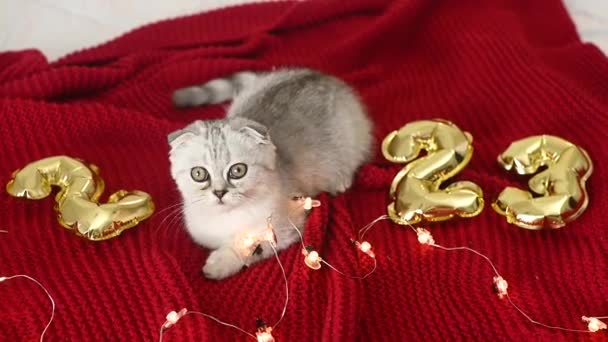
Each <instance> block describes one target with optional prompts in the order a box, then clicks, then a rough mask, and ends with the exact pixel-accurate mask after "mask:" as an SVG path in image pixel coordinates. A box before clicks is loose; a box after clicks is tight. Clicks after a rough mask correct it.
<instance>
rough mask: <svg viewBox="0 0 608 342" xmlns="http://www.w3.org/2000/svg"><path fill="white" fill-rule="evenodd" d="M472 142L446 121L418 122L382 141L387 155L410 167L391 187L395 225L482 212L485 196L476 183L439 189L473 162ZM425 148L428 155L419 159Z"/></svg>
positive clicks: (457, 183)
mask: <svg viewBox="0 0 608 342" xmlns="http://www.w3.org/2000/svg"><path fill="white" fill-rule="evenodd" d="M472 140H473V139H472V137H471V135H470V134H469V133H467V132H463V131H461V130H460V129H459V128H458V127H456V125H454V124H453V123H451V122H448V121H444V120H424V121H415V122H412V123H409V124H407V125H405V126H403V127H402V128H401V129H399V130H398V131H394V132H392V133H390V134H389V135H388V136H387V137H386V138H384V141H383V142H382V153H383V154H384V157H385V158H386V159H388V160H390V161H392V162H395V163H404V164H405V163H407V165H406V166H405V168H403V169H402V170H401V171H400V172H399V173H398V174H397V176H395V179H394V180H393V182H392V184H391V189H390V196H391V199H392V200H393V202H392V203H391V204H390V205H389V206H388V214H389V216H390V217H391V219H392V220H393V221H394V222H396V223H398V224H405V223H409V224H415V223H418V222H420V221H423V220H426V221H441V220H448V219H450V218H452V217H454V216H460V217H472V216H476V215H478V214H479V213H480V212H481V211H482V210H483V206H484V201H483V192H482V190H481V188H480V187H479V186H478V185H477V184H475V183H472V182H469V181H460V182H455V183H452V184H450V185H448V186H447V187H446V188H445V189H440V186H441V184H442V183H443V182H445V181H446V180H447V179H449V178H451V177H453V176H454V175H456V174H457V173H458V172H460V171H461V170H462V169H463V168H464V167H465V166H466V165H467V164H468V163H469V160H471V156H472V155H473V146H471V143H472ZM422 150H425V151H426V152H427V153H426V155H424V156H421V155H420V152H421V151H422Z"/></svg>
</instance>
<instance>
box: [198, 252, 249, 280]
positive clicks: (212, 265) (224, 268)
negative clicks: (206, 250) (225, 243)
mask: <svg viewBox="0 0 608 342" xmlns="http://www.w3.org/2000/svg"><path fill="white" fill-rule="evenodd" d="M243 266H244V265H243V262H242V261H241V259H240V258H239V257H238V255H237V254H236V252H235V251H234V250H232V249H231V248H220V249H217V250H215V251H213V252H211V254H209V257H208V258H207V261H206V262H205V266H203V273H204V274H205V277H206V278H208V279H216V280H220V279H224V278H227V277H230V276H231V275H234V274H236V273H238V272H239V271H240V270H241V269H242V268H243Z"/></svg>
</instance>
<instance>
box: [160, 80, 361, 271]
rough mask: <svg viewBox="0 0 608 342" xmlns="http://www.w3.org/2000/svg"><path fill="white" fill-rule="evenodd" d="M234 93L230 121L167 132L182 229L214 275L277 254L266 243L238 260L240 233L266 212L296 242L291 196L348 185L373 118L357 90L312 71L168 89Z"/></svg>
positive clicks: (201, 96)
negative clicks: (204, 175)
mask: <svg viewBox="0 0 608 342" xmlns="http://www.w3.org/2000/svg"><path fill="white" fill-rule="evenodd" d="M231 98H232V99H233V101H232V104H231V105H230V107H229V108H228V111H227V116H226V119H223V120H213V121H195V122H194V123H192V124H190V125H189V126H187V127H185V128H184V129H182V130H179V131H177V132H174V133H172V134H171V135H170V136H169V140H170V145H171V151H170V160H171V173H172V176H173V178H174V179H175V181H176V183H177V185H178V189H179V190H180V192H181V194H182V197H183V200H184V216H185V221H186V228H187V230H188V232H189V233H190V235H191V236H192V237H193V239H194V240H195V241H196V242H197V243H199V244H201V245H203V246H205V247H208V248H211V249H213V252H212V253H211V254H210V256H209V258H208V259H207V261H206V264H205V266H204V267H203V272H204V274H205V276H207V277H208V278H213V279H222V278H225V277H227V276H230V275H233V274H235V273H237V272H238V271H239V270H240V269H241V268H242V267H243V266H244V264H245V263H247V264H249V263H251V262H255V261H258V260H261V259H264V258H267V257H269V256H272V255H273V252H272V250H271V249H270V248H269V247H268V246H265V247H266V248H264V246H262V250H263V252H262V253H261V254H260V255H257V256H254V257H252V259H251V258H250V259H249V260H243V258H242V257H239V254H238V250H236V249H235V247H234V245H235V239H236V238H237V237H238V236H239V234H243V233H244V232H245V231H247V230H249V231H254V232H256V233H261V232H262V231H263V229H265V228H266V218H267V217H268V216H269V215H271V214H272V218H273V224H274V228H275V234H276V236H277V240H278V248H277V249H279V250H280V249H284V248H286V247H288V246H289V245H291V244H292V243H294V242H296V241H297V240H298V235H297V234H296V232H295V231H294V229H293V228H292V227H291V225H290V224H289V223H288V220H287V214H288V212H290V211H289V210H290V208H292V207H294V206H295V205H296V203H294V201H293V200H292V198H293V197H299V196H310V197H313V196H315V195H317V194H319V193H320V192H329V193H331V194H334V195H335V194H338V193H340V192H344V191H346V190H347V189H348V188H349V187H350V186H351V184H352V181H353V178H354V176H355V173H356V171H357V169H358V168H359V167H360V166H361V165H362V164H363V163H365V162H366V161H367V160H368V159H369V158H370V156H371V148H372V134H371V131H372V125H371V123H370V120H369V119H368V117H367V115H366V113H365V110H364V107H363V105H362V104H361V102H360V100H359V99H358V97H357V96H356V94H355V93H354V91H353V90H352V89H351V88H350V87H349V86H348V85H346V84H345V83H344V82H342V81H340V80H338V79H336V78H334V77H331V76H328V75H325V74H322V73H319V72H316V71H313V70H309V69H285V70H278V71H272V72H268V73H259V74H255V73H251V72H241V73H237V74H234V75H232V76H230V77H228V78H225V79H216V80H212V81H210V82H208V83H205V84H203V85H201V86H195V87H188V88H183V89H180V90H177V91H176V92H175V93H174V96H173V100H174V103H175V104H176V105H177V106H180V107H187V106H198V105H206V104H216V103H221V102H224V101H227V100H229V99H231ZM238 163H243V164H245V165H247V168H248V170H247V174H246V175H245V176H244V177H243V178H241V179H231V178H230V176H229V174H230V171H229V170H230V167H232V166H234V165H236V164H238ZM194 167H203V168H205V170H207V172H208V175H209V180H208V182H207V183H208V184H202V183H201V182H196V181H194V180H193V178H192V175H191V173H192V168H194ZM214 191H215V193H214ZM222 192H226V193H225V194H223V195H222ZM218 193H219V194H220V195H221V197H220V196H218V195H217V194H218ZM292 209H293V208H292ZM291 212H293V211H291ZM296 212H298V213H299V214H297V213H296V214H295V215H294V216H292V217H291V218H292V220H293V221H295V223H296V224H297V225H298V226H299V227H300V228H302V227H303V226H304V222H305V217H304V214H303V212H301V209H300V210H299V211H298V210H296ZM292 215H293V214H292Z"/></svg>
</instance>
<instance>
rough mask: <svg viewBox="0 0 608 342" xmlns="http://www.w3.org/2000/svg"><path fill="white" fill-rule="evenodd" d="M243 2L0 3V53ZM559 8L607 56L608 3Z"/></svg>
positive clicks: (51, 53)
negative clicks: (565, 12)
mask: <svg viewBox="0 0 608 342" xmlns="http://www.w3.org/2000/svg"><path fill="white" fill-rule="evenodd" d="M262 1H263V0H262ZM267 1H268V0H267ZM530 1H534V0H530ZM247 2H254V1H252V0H0V51H7V50H21V49H26V48H37V49H40V50H42V51H43V52H44V54H45V55H46V56H47V57H48V58H49V59H50V60H55V59H57V58H59V57H61V56H63V55H65V54H67V53H70V52H73V51H76V50H79V49H82V48H86V47H90V46H94V45H98V44H101V43H103V42H105V41H107V40H109V39H112V38H114V37H116V36H118V35H120V34H122V33H124V32H127V31H129V30H131V29H134V28H136V27H138V26H141V25H142V24H146V23H150V22H154V21H158V20H161V19H167V18H172V17H177V16H182V15H187V14H193V13H198V12H201V11H205V10H210V9H214V8H219V7H223V6H230V5H234V4H240V3H247ZM564 2H565V4H566V6H567V8H568V10H569V12H570V13H571V15H572V18H573V19H574V21H575V23H576V26H577V29H578V31H579V33H580V34H581V36H582V37H583V40H585V41H589V42H593V43H594V44H596V45H597V46H598V47H600V48H601V49H602V50H603V51H604V53H607V52H608V0H564Z"/></svg>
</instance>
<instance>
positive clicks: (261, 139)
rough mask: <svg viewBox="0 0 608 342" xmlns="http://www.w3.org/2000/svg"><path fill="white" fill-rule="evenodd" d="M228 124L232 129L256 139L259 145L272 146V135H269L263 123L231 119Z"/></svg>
mask: <svg viewBox="0 0 608 342" xmlns="http://www.w3.org/2000/svg"><path fill="white" fill-rule="evenodd" d="M228 123H229V125H230V127H231V128H232V129H234V130H235V131H239V132H241V133H245V134H247V135H249V136H250V137H252V138H254V139H255V141H256V142H257V143H258V144H263V145H268V144H271V145H272V141H271V140H270V135H269V134H268V128H266V126H264V125H262V124H261V123H259V122H256V121H253V120H249V119H245V118H231V119H230V120H229V121H228Z"/></svg>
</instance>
